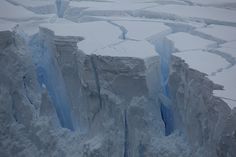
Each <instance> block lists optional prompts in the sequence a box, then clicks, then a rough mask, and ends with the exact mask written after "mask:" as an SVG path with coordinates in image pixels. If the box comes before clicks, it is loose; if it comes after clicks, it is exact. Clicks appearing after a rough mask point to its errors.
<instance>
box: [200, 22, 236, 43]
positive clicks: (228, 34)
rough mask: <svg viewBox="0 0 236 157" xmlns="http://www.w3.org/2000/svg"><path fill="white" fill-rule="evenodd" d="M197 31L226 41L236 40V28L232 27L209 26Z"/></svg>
mask: <svg viewBox="0 0 236 157" xmlns="http://www.w3.org/2000/svg"><path fill="white" fill-rule="evenodd" d="M197 31H198V32H201V33H204V34H207V35H209V36H212V37H213V38H217V39H220V40H224V41H232V40H236V28H235V27H231V26H224V25H209V26H207V27H205V28H199V29H197Z"/></svg>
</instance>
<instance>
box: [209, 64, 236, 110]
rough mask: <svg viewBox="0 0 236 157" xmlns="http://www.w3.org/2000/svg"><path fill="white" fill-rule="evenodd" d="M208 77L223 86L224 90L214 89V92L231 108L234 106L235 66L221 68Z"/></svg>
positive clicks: (235, 97)
mask: <svg viewBox="0 0 236 157" xmlns="http://www.w3.org/2000/svg"><path fill="white" fill-rule="evenodd" d="M210 79H211V80H213V81H214V82H215V83H218V84H221V85H223V86H224V90H215V91H214V94H215V95H216V96H219V97H221V98H223V100H224V101H225V102H226V103H227V104H228V105H229V106H230V107H231V108H234V107H236V83H235V80H236V66H235V65H234V66H233V67H231V68H229V69H226V70H223V71H222V72H220V73H217V74H216V75H215V76H211V77H210Z"/></svg>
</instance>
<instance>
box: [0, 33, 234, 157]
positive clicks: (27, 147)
mask: <svg viewBox="0 0 236 157" xmlns="http://www.w3.org/2000/svg"><path fill="white" fill-rule="evenodd" d="M6 36H7V38H6ZM0 39H1V40H0V49H1V51H0V55H1V57H0V65H1V66H0V76H1V82H0V84H1V86H0V89H1V90H0V102H1V106H0V111H1V112H0V116H1V119H0V120H1V123H0V125H1V130H0V131H1V135H0V139H1V143H0V144H1V145H0V146H1V147H0V153H1V154H2V156H4V157H5V156H68V157H73V156H77V157H78V156H81V157H96V156H97V157H111V156H112V157H121V156H123V157H156V156H164V157H178V156H179V157H185V156H186V157H188V156H206V157H209V156H212V157H213V156H216V155H218V156H226V154H230V155H231V156H232V157H233V155H234V154H235V152H234V149H233V147H234V146H235V130H236V129H235V126H236V125H234V123H235V121H236V120H235V116H234V115H235V114H234V112H233V111H232V113H230V112H231V110H230V109H229V108H228V107H227V105H226V104H225V103H224V102H223V101H221V100H220V99H218V98H216V97H214V96H213V95H212V90H213V89H216V88H220V86H217V85H215V84H213V83H212V82H211V81H209V80H208V79H206V78H205V76H204V75H203V74H202V73H200V72H197V71H194V70H192V69H189V68H188V67H187V65H186V64H185V63H183V61H182V60H180V59H178V58H173V59H172V61H171V73H170V76H169V88H170V95H171V101H172V102H171V104H172V108H173V113H174V120H175V122H174V123H175V127H174V128H175V129H174V132H173V133H172V134H171V135H169V136H165V126H164V124H163V121H162V118H161V112H160V102H159V98H158V96H159V94H160V92H161V85H160V84H161V83H160V72H159V71H160V62H159V57H158V56H156V57H151V58H148V59H139V58H131V57H109V56H98V55H86V54H85V53H84V52H82V51H80V50H78V48H77V45H76V43H77V42H78V41H79V40H82V38H76V39H74V38H71V37H68V38H61V37H58V36H55V35H54V34H53V33H51V32H48V31H47V30H44V29H41V30H40V32H39V34H38V35H37V36H35V37H33V38H32V39H31V41H30V42H29V43H27V41H24V40H23V39H21V38H20V37H19V36H18V35H17V33H15V32H7V31H6V32H1V33H0ZM42 48H43V49H42ZM228 135H230V137H232V138H230V139H231V140H228V139H229V136H228Z"/></svg>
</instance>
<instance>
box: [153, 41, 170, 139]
mask: <svg viewBox="0 0 236 157" xmlns="http://www.w3.org/2000/svg"><path fill="white" fill-rule="evenodd" d="M155 46H156V51H157V52H158V53H159V55H160V62H161V63H160V64H161V65H160V68H161V69H160V71H161V87H162V93H161V94H160V95H159V100H160V102H161V108H160V110H161V117H162V120H163V122H164V124H165V135H166V136H168V135H170V134H171V133H172V132H173V130H174V120H173V113H172V109H171V101H170V98H171V97H170V94H169V87H168V79H169V65H170V59H171V53H172V45H171V42H170V41H169V40H167V39H166V38H164V39H162V40H160V41H158V42H157V43H156V45H155Z"/></svg>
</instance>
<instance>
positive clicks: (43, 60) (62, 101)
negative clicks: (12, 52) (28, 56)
mask: <svg viewBox="0 0 236 157" xmlns="http://www.w3.org/2000/svg"><path fill="white" fill-rule="evenodd" d="M28 44H29V48H30V50H31V52H32V53H33V59H34V62H35V63H36V71H37V75H38V81H39V83H40V84H41V86H42V87H46V88H47V90H48V93H49V95H50V97H51V99H52V102H53V105H54V107H55V109H56V113H57V117H58V119H59V121H60V124H61V126H62V127H64V128H68V129H70V130H74V127H73V122H72V117H71V112H70V106H71V105H70V100H69V98H68V96H67V92H66V88H65V84H64V79H63V77H62V75H61V72H60V69H59V67H58V66H57V63H56V61H55V59H54V57H53V51H52V48H51V47H50V46H49V44H48V43H47V42H46V41H44V40H42V39H41V38H40V37H39V36H38V35H35V36H33V37H32V39H31V40H30V41H29V43H28Z"/></svg>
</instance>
